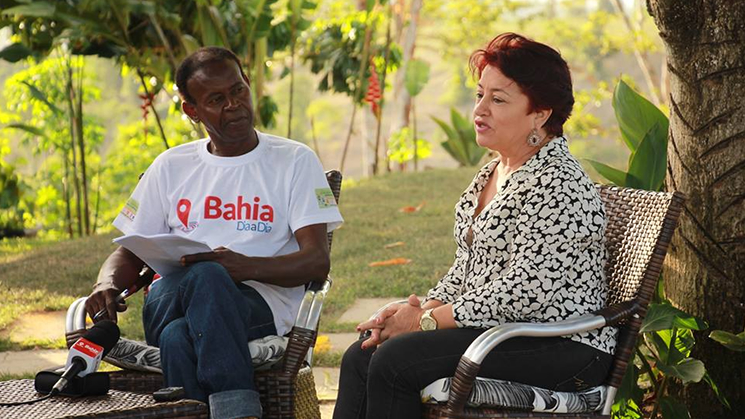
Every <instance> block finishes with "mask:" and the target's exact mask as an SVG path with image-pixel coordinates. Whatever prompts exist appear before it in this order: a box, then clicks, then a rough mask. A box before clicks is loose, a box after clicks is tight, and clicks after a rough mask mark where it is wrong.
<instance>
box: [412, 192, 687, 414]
mask: <svg viewBox="0 0 745 419" xmlns="http://www.w3.org/2000/svg"><path fill="white" fill-rule="evenodd" d="M598 191H599V192H600V196H601V198H602V200H603V203H604V204H605V210H606V213H607V216H608V227H607V231H606V240H607V242H606V247H607V250H608V261H607V264H606V274H607V277H608V281H609V285H610V287H609V289H610V292H609V296H608V307H606V308H604V309H602V310H600V311H598V312H596V313H594V314H588V315H584V316H580V317H578V318H574V319H571V320H565V321H561V322H555V323H543V324H536V323H511V324H504V325H501V326H497V327H494V328H492V329H489V330H487V331H485V332H484V333H483V334H482V335H481V336H479V337H478V338H477V339H476V340H475V341H474V342H473V343H472V344H471V346H470V347H469V348H468V349H467V350H466V352H465V353H464V354H463V356H462V357H461V360H460V363H459V365H458V367H457V369H456V371H455V376H454V377H453V379H452V382H451V387H450V395H449V399H448V401H447V404H444V403H442V404H425V405H424V414H423V417H424V418H427V419H445V418H447V419H462V418H525V417H528V418H564V419H569V418H577V419H579V418H582V419H587V418H594V419H601V418H602V419H606V418H607V419H609V418H610V411H611V406H612V404H613V399H614V398H615V395H616V392H617V389H618V387H619V386H620V385H621V381H622V379H623V376H624V373H625V371H626V366H627V365H628V363H629V362H630V361H632V360H633V353H634V347H635V344H636V339H637V335H638V333H639V328H640V326H641V323H642V320H643V318H644V316H645V315H646V312H647V306H648V305H649V302H650V300H651V299H652V296H653V295H654V292H655V288H656V285H657V278H658V277H659V276H660V272H661V270H662V264H663V261H664V259H665V254H666V253H667V248H668V246H669V244H670V240H671V239H672V235H673V232H674V231H675V227H676V224H677V220H678V217H679V215H680V212H681V208H682V206H683V201H684V198H683V196H682V195H681V194H680V193H678V192H675V193H663V192H649V191H640V190H635V189H629V188H618V187H611V186H598ZM607 325H616V326H617V327H618V328H619V336H618V344H617V348H616V353H615V354H614V360H613V365H612V367H611V370H610V372H609V375H608V378H607V379H606V381H605V383H604V386H605V387H606V388H605V390H606V391H607V396H606V401H605V404H604V406H603V409H602V411H601V412H596V413H570V414H556V413H542V412H527V411H508V410H504V409H500V408H494V407H490V408H484V407H482V408H474V407H469V406H468V404H467V401H468V398H469V395H470V393H471V390H472V388H473V385H474V380H475V378H476V376H477V374H478V371H479V368H480V364H481V362H482V361H483V359H484V358H485V357H486V355H487V354H488V353H489V351H491V350H492V349H493V348H494V347H495V346H497V345H498V344H499V343H501V342H503V341H505V340H507V339H510V338H512V337H515V336H562V335H567V334H574V333H578V332H581V331H586V330H592V329H597V328H600V327H603V326H607Z"/></svg>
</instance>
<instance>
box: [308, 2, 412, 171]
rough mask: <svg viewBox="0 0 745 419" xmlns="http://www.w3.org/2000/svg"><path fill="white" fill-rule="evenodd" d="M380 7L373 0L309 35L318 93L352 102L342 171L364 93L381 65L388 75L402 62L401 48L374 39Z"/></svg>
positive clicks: (325, 22) (316, 25) (315, 26)
mask: <svg viewBox="0 0 745 419" xmlns="http://www.w3.org/2000/svg"><path fill="white" fill-rule="evenodd" d="M376 5H377V1H372V0H371V1H368V2H367V10H365V11H361V12H356V13H352V14H350V15H348V16H346V17H343V18H333V19H329V20H319V21H316V22H315V23H314V24H313V26H312V27H311V28H310V29H309V30H308V31H307V32H306V43H305V48H304V53H303V55H302V56H303V60H304V61H305V62H307V63H310V70H311V71H312V72H313V73H315V74H320V75H321V79H320V82H319V84H318V90H319V91H321V92H325V91H329V90H330V91H333V92H336V93H343V94H345V95H347V96H349V97H350V98H351V99H352V105H353V108H352V117H351V118H350V123H349V129H348V130H347V138H346V140H345V143H344V149H343V151H342V159H341V163H340V170H342V171H343V170H344V163H345V161H346V156H347V150H348V148H349V142H350V139H351V136H352V132H353V127H354V120H355V116H356V113H357V108H358V107H359V106H360V105H362V103H363V99H364V96H363V92H366V91H367V83H368V79H369V78H370V75H371V74H372V71H378V72H379V73H380V72H381V71H379V70H380V69H378V68H377V67H378V66H380V67H383V66H385V72H389V71H393V70H395V69H396V68H398V65H399V62H400V52H399V51H398V48H397V47H395V46H394V45H388V44H383V43H381V42H378V41H377V40H376V39H375V37H374V36H373V33H374V32H375V31H376V29H377V26H378V25H380V23H381V20H382V17H381V15H380V13H378V12H377V11H376V10H375V6H376ZM387 45H388V46H387ZM386 51H388V57H387V59H386ZM370 63H372V64H373V65H371V64H370Z"/></svg>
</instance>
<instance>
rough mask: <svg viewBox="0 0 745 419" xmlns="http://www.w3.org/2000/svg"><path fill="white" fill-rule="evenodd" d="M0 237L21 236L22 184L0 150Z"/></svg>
mask: <svg viewBox="0 0 745 419" xmlns="http://www.w3.org/2000/svg"><path fill="white" fill-rule="evenodd" d="M0 191H2V192H0V239H2V238H3V237H17V236H23V214H24V211H23V209H22V208H21V205H20V204H21V196H22V184H21V179H20V178H19V177H18V174H17V173H16V172H15V168H14V167H13V166H11V165H10V164H8V163H6V162H5V161H4V160H3V159H2V153H1V152H0Z"/></svg>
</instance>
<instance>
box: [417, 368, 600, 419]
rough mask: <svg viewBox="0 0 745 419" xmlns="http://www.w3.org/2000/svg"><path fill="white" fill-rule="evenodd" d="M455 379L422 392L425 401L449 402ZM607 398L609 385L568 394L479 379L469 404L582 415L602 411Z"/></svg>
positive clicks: (432, 385) (436, 383)
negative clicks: (451, 386) (582, 413)
mask: <svg viewBox="0 0 745 419" xmlns="http://www.w3.org/2000/svg"><path fill="white" fill-rule="evenodd" d="M452 380H453V379H452V378H450V377H449V378H441V379H439V380H437V381H435V382H433V383H432V384H430V385H428V386H427V387H425V388H424V390H422V391H421V396H422V402H423V403H447V401H448V397H449V396H450V383H451V381H452ZM606 395H607V389H606V387H605V386H598V387H593V388H589V389H587V390H583V391H580V392H576V393H567V392H559V391H552V390H546V389H543V388H539V387H533V386H529V385H526V384H520V383H513V382H510V381H502V380H496V379H493V378H480V377H477V378H476V381H475V382H474V385H473V389H472V390H471V395H470V396H469V397H468V402H467V403H468V405H469V406H485V407H486V406H488V407H506V408H513V409H521V410H530V411H534V412H551V413H580V412H594V411H599V410H601V409H602V408H603V405H604V403H605V398H606Z"/></svg>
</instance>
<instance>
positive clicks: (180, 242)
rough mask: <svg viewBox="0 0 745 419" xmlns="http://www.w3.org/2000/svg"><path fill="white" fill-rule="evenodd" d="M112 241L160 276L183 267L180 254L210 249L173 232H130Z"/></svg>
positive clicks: (202, 243) (210, 249) (204, 244)
mask: <svg viewBox="0 0 745 419" xmlns="http://www.w3.org/2000/svg"><path fill="white" fill-rule="evenodd" d="M114 243H116V244H118V245H120V246H122V247H125V248H127V250H129V251H131V252H132V253H134V254H135V255H137V257H138V258H140V259H142V261H143V262H145V263H146V264H147V265H148V266H149V267H151V268H153V270H154V271H155V272H157V273H159V274H160V275H161V276H166V275H168V274H170V273H173V272H177V271H179V270H181V269H184V267H183V266H181V263H180V260H181V256H184V255H191V254H193V253H203V252H211V251H212V248H210V247H209V246H208V245H207V243H204V242H199V241H195V240H191V239H188V238H186V237H182V236H177V235H175V234H156V235H154V236H141V235H139V234H132V235H127V236H122V237H117V238H115V239H114Z"/></svg>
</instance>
